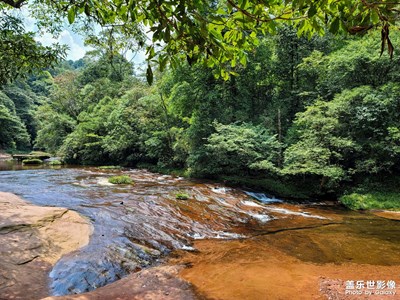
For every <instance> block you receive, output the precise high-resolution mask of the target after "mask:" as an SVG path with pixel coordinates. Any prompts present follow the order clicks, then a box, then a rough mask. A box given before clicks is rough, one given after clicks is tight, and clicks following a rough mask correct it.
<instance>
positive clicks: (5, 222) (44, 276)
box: [0, 192, 92, 300]
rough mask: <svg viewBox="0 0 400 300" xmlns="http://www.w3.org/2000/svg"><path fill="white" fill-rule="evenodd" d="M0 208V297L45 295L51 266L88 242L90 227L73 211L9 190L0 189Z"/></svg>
mask: <svg viewBox="0 0 400 300" xmlns="http://www.w3.org/2000/svg"><path fill="white" fill-rule="evenodd" d="M0 211H1V214H0V299H29V300H32V299H40V298H43V297H46V296H48V294H49V288H48V272H49V271H50V270H51V267H52V266H53V265H54V263H55V262H56V261H57V260H58V259H59V258H60V257H61V256H62V255H64V254H66V253H68V252H72V251H74V250H76V249H78V248H81V247H83V246H85V245H87V244H88V242H89V236H90V234H91V231H92V226H91V225H90V223H89V222H88V221H87V220H86V219H85V218H83V217H82V216H80V215H79V214H78V213H76V212H74V211H71V210H68V209H66V208H56V207H41V206H36V205H32V204H30V203H29V202H27V201H24V200H22V199H21V198H19V197H17V196H16V195H14V194H11V193H3V192H0ZM33 274H34V276H32V275H33Z"/></svg>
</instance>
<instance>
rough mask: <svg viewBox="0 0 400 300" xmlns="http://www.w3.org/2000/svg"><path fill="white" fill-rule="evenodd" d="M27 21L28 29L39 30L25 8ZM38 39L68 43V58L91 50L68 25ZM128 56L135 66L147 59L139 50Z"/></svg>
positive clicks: (38, 35) (78, 57)
mask: <svg viewBox="0 0 400 300" xmlns="http://www.w3.org/2000/svg"><path fill="white" fill-rule="evenodd" d="M21 13H22V15H23V19H24V23H25V28H26V30H27V31H33V32H37V27H36V26H35V19H34V18H32V17H30V16H29V14H28V12H27V11H26V10H24V9H22V11H21ZM36 40H37V41H39V42H41V43H42V44H43V45H45V46H50V45H51V44H53V43H59V44H63V45H67V46H68V48H69V50H68V51H67V59H71V60H78V59H80V58H82V57H83V56H84V55H85V53H86V51H88V50H90V48H89V47H86V46H85V45H84V42H83V39H82V37H81V36H79V35H78V34H76V33H75V32H73V31H72V30H71V29H69V28H68V26H66V27H65V29H64V30H63V31H62V32H61V33H60V34H59V36H58V37H57V38H55V37H53V35H52V34H50V33H44V34H40V33H37V35H36ZM127 56H128V57H127V58H128V59H131V58H133V62H134V63H135V66H139V65H140V64H141V63H143V62H144V60H145V53H144V52H138V53H137V54H136V55H135V56H134V55H133V53H128V54H127Z"/></svg>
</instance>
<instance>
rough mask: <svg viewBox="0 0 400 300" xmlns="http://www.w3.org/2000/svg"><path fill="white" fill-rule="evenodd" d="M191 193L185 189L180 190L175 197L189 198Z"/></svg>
mask: <svg viewBox="0 0 400 300" xmlns="http://www.w3.org/2000/svg"><path fill="white" fill-rule="evenodd" d="M189 198H190V195H189V194H188V193H186V192H185V191H179V192H177V193H175V199H177V200H189Z"/></svg>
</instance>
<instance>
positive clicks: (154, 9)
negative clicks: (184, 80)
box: [0, 0, 399, 82]
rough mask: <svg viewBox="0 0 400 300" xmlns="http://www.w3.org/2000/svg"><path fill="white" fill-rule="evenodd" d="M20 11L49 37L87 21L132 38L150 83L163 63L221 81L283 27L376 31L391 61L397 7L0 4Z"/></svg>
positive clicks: (357, 0)
mask: <svg viewBox="0 0 400 300" xmlns="http://www.w3.org/2000/svg"><path fill="white" fill-rule="evenodd" d="M24 6H25V7H28V9H29V11H31V13H32V14H33V16H34V17H35V18H36V19H37V21H38V25H39V27H42V28H43V27H47V28H51V30H52V31H56V30H57V29H59V27H60V26H62V20H63V18H65V19H67V20H68V21H69V23H79V22H81V23H82V26H81V28H85V29H86V30H87V29H88V28H90V26H88V24H89V23H90V22H92V23H96V24H100V25H101V26H102V27H103V28H108V29H110V30H112V31H115V32H118V34H121V35H122V36H124V37H125V38H126V39H128V40H129V39H135V41H136V43H137V44H138V45H140V46H141V47H145V48H146V54H147V60H148V62H149V65H148V70H147V79H148V81H149V82H152V80H153V69H152V64H157V65H159V67H160V68H161V70H163V69H164V68H165V66H166V65H167V64H168V63H170V64H171V65H172V66H174V67H176V66H177V65H178V64H179V62H180V61H181V60H182V59H184V60H187V61H188V62H189V64H192V63H195V62H201V63H203V64H205V65H207V66H209V67H214V71H215V73H216V74H218V75H220V76H222V77H223V78H224V79H227V78H228V77H229V76H230V75H235V74H236V72H235V70H234V67H235V65H236V64H242V65H245V64H246V61H247V56H248V54H249V52H251V51H252V50H253V49H254V47H255V46H257V45H258V44H259V41H260V39H259V38H260V36H265V35H266V34H276V33H277V28H278V27H279V26H280V25H281V24H282V23H284V24H286V25H290V26H292V27H293V28H295V29H296V31H297V34H298V35H306V36H308V37H311V36H312V35H313V34H319V35H323V34H324V33H325V32H331V33H338V32H350V33H365V32H366V31H368V30H370V29H373V28H379V29H381V30H382V36H381V40H382V50H383V48H384V47H387V49H388V51H389V54H390V56H392V54H393V49H394V46H393V44H392V42H391V40H390V35H389V28H390V26H395V25H396V23H397V22H398V19H399V3H397V2H396V1H392V0H383V1H372V0H343V1H336V0H322V1H311V0H294V1H289V0H285V1H281V0H279V1H276V0H268V1H264V2H254V1H248V0H226V1H225V0H224V1H213V2H210V1H175V0H174V1H134V0H129V1H128V0H126V1H124V0H118V1H117V0H116V1H102V0H101V1H100V0H90V1H87V0H81V1H75V0H74V1H51V0H14V1H13V0H2V1H0V9H1V10H2V11H3V12H4V11H6V10H10V9H11V8H14V9H17V8H21V7H24ZM119 40H120V41H121V42H122V41H123V40H124V39H119ZM150 62H151V63H150Z"/></svg>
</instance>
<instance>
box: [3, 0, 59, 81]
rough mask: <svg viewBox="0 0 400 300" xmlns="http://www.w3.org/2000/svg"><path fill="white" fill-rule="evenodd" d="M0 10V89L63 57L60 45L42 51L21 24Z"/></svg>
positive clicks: (51, 64)
mask: <svg viewBox="0 0 400 300" xmlns="http://www.w3.org/2000/svg"><path fill="white" fill-rule="evenodd" d="M1 8H2V6H0V86H2V85H5V84H7V83H10V82H11V81H13V80H15V79H16V78H17V77H20V76H27V75H28V74H30V73H32V72H34V71H40V70H42V69H43V68H47V67H50V66H53V65H55V64H56V63H57V62H58V61H60V59H61V58H62V57H63V55H64V54H65V48H64V47H62V46H59V45H53V47H45V46H42V45H40V44H39V43H37V42H36V41H35V39H34V33H32V32H25V29H24V27H23V25H22V21H21V20H20V19H18V18H16V17H13V16H10V15H8V14H7V12H6V11H4V9H2V10H1Z"/></svg>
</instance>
